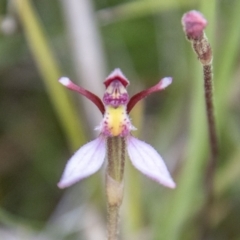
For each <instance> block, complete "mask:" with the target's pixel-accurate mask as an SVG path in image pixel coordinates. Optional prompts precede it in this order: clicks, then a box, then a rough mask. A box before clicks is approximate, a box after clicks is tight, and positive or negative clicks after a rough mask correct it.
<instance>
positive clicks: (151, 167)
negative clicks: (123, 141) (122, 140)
mask: <svg viewBox="0 0 240 240" xmlns="http://www.w3.org/2000/svg"><path fill="white" fill-rule="evenodd" d="M127 148H128V155H129V158H130V160H131V162H132V164H133V165H134V167H136V168H137V169H138V170H139V171H140V172H142V173H143V174H145V175H146V176H147V177H149V178H151V179H153V180H155V181H157V182H159V183H161V184H162V185H164V186H166V187H169V188H175V183H174V181H173V180H172V178H171V176H170V174H169V172H168V170H167V167H166V165H165V163H164V161H163V159H162V158H161V156H160V155H159V154H158V152H157V151H156V150H155V149H154V148H153V147H152V146H150V145H149V144H147V143H145V142H143V141H140V140H138V139H136V138H134V137H132V136H130V137H129V138H128V147H127Z"/></svg>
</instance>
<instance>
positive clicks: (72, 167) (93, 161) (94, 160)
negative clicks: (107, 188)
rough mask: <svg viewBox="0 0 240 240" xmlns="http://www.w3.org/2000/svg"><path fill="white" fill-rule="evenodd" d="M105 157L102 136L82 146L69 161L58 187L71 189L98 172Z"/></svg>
mask: <svg viewBox="0 0 240 240" xmlns="http://www.w3.org/2000/svg"><path fill="white" fill-rule="evenodd" d="M105 155H106V147H105V139H104V138H103V137H101V136H100V137H98V138H97V139H95V140H93V141H91V142H89V143H87V144H85V145H84V146H82V147H81V148H80V149H79V150H78V151H76V152H75V154H74V155H73V156H72V157H71V158H70V160H69V161H68V163H67V165H66V167H65V170H64V172H63V175H62V178H61V180H60V182H59V183H58V187H59V188H65V187H69V186H71V185H72V184H74V183H76V182H77V181H79V180H81V179H83V178H85V177H88V176H89V175H91V174H93V173H95V172H96V171H98V170H99V168H100V167H101V166H102V164H103V161H104V158H105Z"/></svg>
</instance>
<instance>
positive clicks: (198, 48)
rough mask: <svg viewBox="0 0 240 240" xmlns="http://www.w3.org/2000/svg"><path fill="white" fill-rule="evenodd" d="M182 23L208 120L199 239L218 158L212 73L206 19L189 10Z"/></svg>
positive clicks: (206, 228)
mask: <svg viewBox="0 0 240 240" xmlns="http://www.w3.org/2000/svg"><path fill="white" fill-rule="evenodd" d="M182 24H183V28H184V31H185V34H186V36H187V39H188V40H189V41H190V42H191V44H192V47H193V50H194V51H195V53H196V54H197V56H198V59H199V61H200V63H201V65H202V68H203V80H204V93H205V105H206V114H207V122H208V135H209V144H210V151H211V157H210V160H209V161H208V165H207V170H206V178H205V189H206V203H205V206H204V208H203V211H202V219H203V221H202V223H203V224H202V226H203V227H202V236H201V239H206V236H207V235H208V232H209V221H210V218H211V211H210V210H211V206H212V204H213V199H214V186H213V179H214V173H215V170H216V163H217V159H218V141H217V132H216V124H215V116H214V104H213V74H212V59H213V55H212V49H211V46H210V44H209V42H208V39H207V37H206V36H205V33H204V29H205V27H206V25H207V21H206V19H205V18H204V17H203V16H202V15H201V13H199V12H197V11H190V12H188V13H186V14H185V15H184V16H183V18H182Z"/></svg>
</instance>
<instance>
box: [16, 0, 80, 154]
mask: <svg viewBox="0 0 240 240" xmlns="http://www.w3.org/2000/svg"><path fill="white" fill-rule="evenodd" d="M14 2H15V4H16V9H17V12H18V14H19V19H20V21H21V24H22V26H23V29H24V33H25V35H26V39H27V41H28V44H29V47H30V49H31V51H32V54H33V57H34V59H35V62H36V65H37V67H38V70H39V72H40V74H41V76H42V79H43V81H44V84H45V87H46V89H47V92H48V95H49V97H50V100H51V102H52V104H53V107H54V110H55V112H56V114H57V116H58V119H59V121H60V124H61V125H62V128H63V130H64V131H65V134H66V136H67V138H68V141H69V145H70V147H71V148H72V149H73V150H76V148H77V147H79V145H80V144H81V143H82V144H83V143H84V134H83V130H82V129H83V128H81V127H80V126H81V122H80V120H79V119H78V117H77V115H76V113H75V110H74V107H73V104H72V103H71V101H70V99H69V98H68V95H67V92H66V91H65V89H64V88H63V87H62V86H61V85H60V84H59V83H58V81H57V80H58V78H59V77H61V75H62V74H61V71H60V69H59V67H58V65H57V62H56V60H55V58H54V56H53V53H52V51H51V48H50V46H49V44H48V42H47V39H46V36H45V33H44V30H43V26H42V25H41V23H40V20H39V18H38V16H37V13H36V11H35V10H34V7H33V6H32V4H31V1H30V0H16V1H14Z"/></svg>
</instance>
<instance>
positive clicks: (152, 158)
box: [58, 69, 175, 188]
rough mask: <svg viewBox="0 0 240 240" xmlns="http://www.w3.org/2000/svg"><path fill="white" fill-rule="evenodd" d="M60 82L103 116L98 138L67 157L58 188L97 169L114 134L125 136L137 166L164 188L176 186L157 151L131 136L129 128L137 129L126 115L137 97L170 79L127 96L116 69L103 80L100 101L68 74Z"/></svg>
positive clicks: (125, 81)
mask: <svg viewBox="0 0 240 240" xmlns="http://www.w3.org/2000/svg"><path fill="white" fill-rule="evenodd" d="M59 82H60V83H61V84H62V85H64V86H65V87H67V88H69V89H71V90H73V91H77V92H78V93H80V94H81V95H83V96H85V97H86V98H88V99H89V100H91V101H92V102H93V103H94V104H95V105H96V106H97V107H98V109H99V110H100V112H101V113H102V115H103V119H102V121H101V123H100V125H99V126H98V127H97V128H96V129H97V130H99V132H100V133H99V135H98V137H97V138H96V139H95V140H93V141H91V142H89V143H87V144H85V145H84V146H82V147H81V148H80V149H79V150H78V151H76V152H75V154H74V155H73V156H72V157H71V158H70V160H69V161H68V163H67V165H66V168H65V170H64V172H63V175H62V178H61V180H60V182H59V183H58V187H59V188H65V187H69V186H71V185H72V184H74V183H76V182H78V181H80V180H81V179H83V178H85V177H88V176H89V175H91V174H93V173H95V172H96V171H98V170H99V169H100V168H101V166H102V165H103V162H104V159H105V158H106V157H107V156H106V155H108V154H109V153H108V152H109V151H108V149H107V148H108V140H110V141H111V139H112V140H113V139H114V137H120V138H121V139H124V141H125V142H126V151H127V153H128V156H129V159H130V160H131V162H132V164H133V166H134V167H135V168H136V169H138V170H139V171H140V172H142V173H143V174H144V175H146V176H147V177H149V178H151V179H153V180H155V181H156V182H158V183H160V184H162V185H164V186H166V187H169V188H175V183H174V181H173V180H172V178H171V176H170V174H169V172H168V170H167V167H166V165H165V163H164V161H163V159H162V158H161V156H160V155H159V154H158V152H157V151H156V150H155V149H154V148H153V147H151V146H150V145H149V144H147V143H145V142H143V141H140V140H139V139H137V138H135V137H133V136H132V134H131V131H133V130H136V128H135V127H134V126H133V125H132V123H131V120H130V118H129V113H130V111H131V110H132V109H133V107H134V106H135V104H136V103H137V102H138V101H139V100H141V99H143V98H144V97H146V96H148V95H149V94H151V93H153V92H157V91H161V90H163V89H165V88H166V87H167V86H168V85H170V84H171V82H172V78H170V77H165V78H163V79H162V80H161V81H159V82H158V83H157V84H156V85H155V86H153V87H151V88H149V89H147V90H144V91H141V92H139V93H137V94H135V95H134V96H132V97H131V98H129V96H128V93H127V89H126V87H127V86H128V85H129V81H128V80H127V78H126V77H125V76H124V75H123V73H122V72H121V70H120V69H115V70H114V71H113V72H112V73H111V74H110V75H109V76H108V77H107V78H106V80H105V81H104V85H105V87H106V91H105V93H104V95H103V100H101V99H100V98H99V97H98V96H96V95H95V94H93V93H91V92H89V91H87V90H85V89H83V88H81V87H79V86H77V85H75V84H74V83H73V82H71V80H70V79H69V78H67V77H62V78H60V79H59ZM119 147H121V146H119ZM112 152H114V151H110V154H111V153H112ZM124 152H125V149H124Z"/></svg>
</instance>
